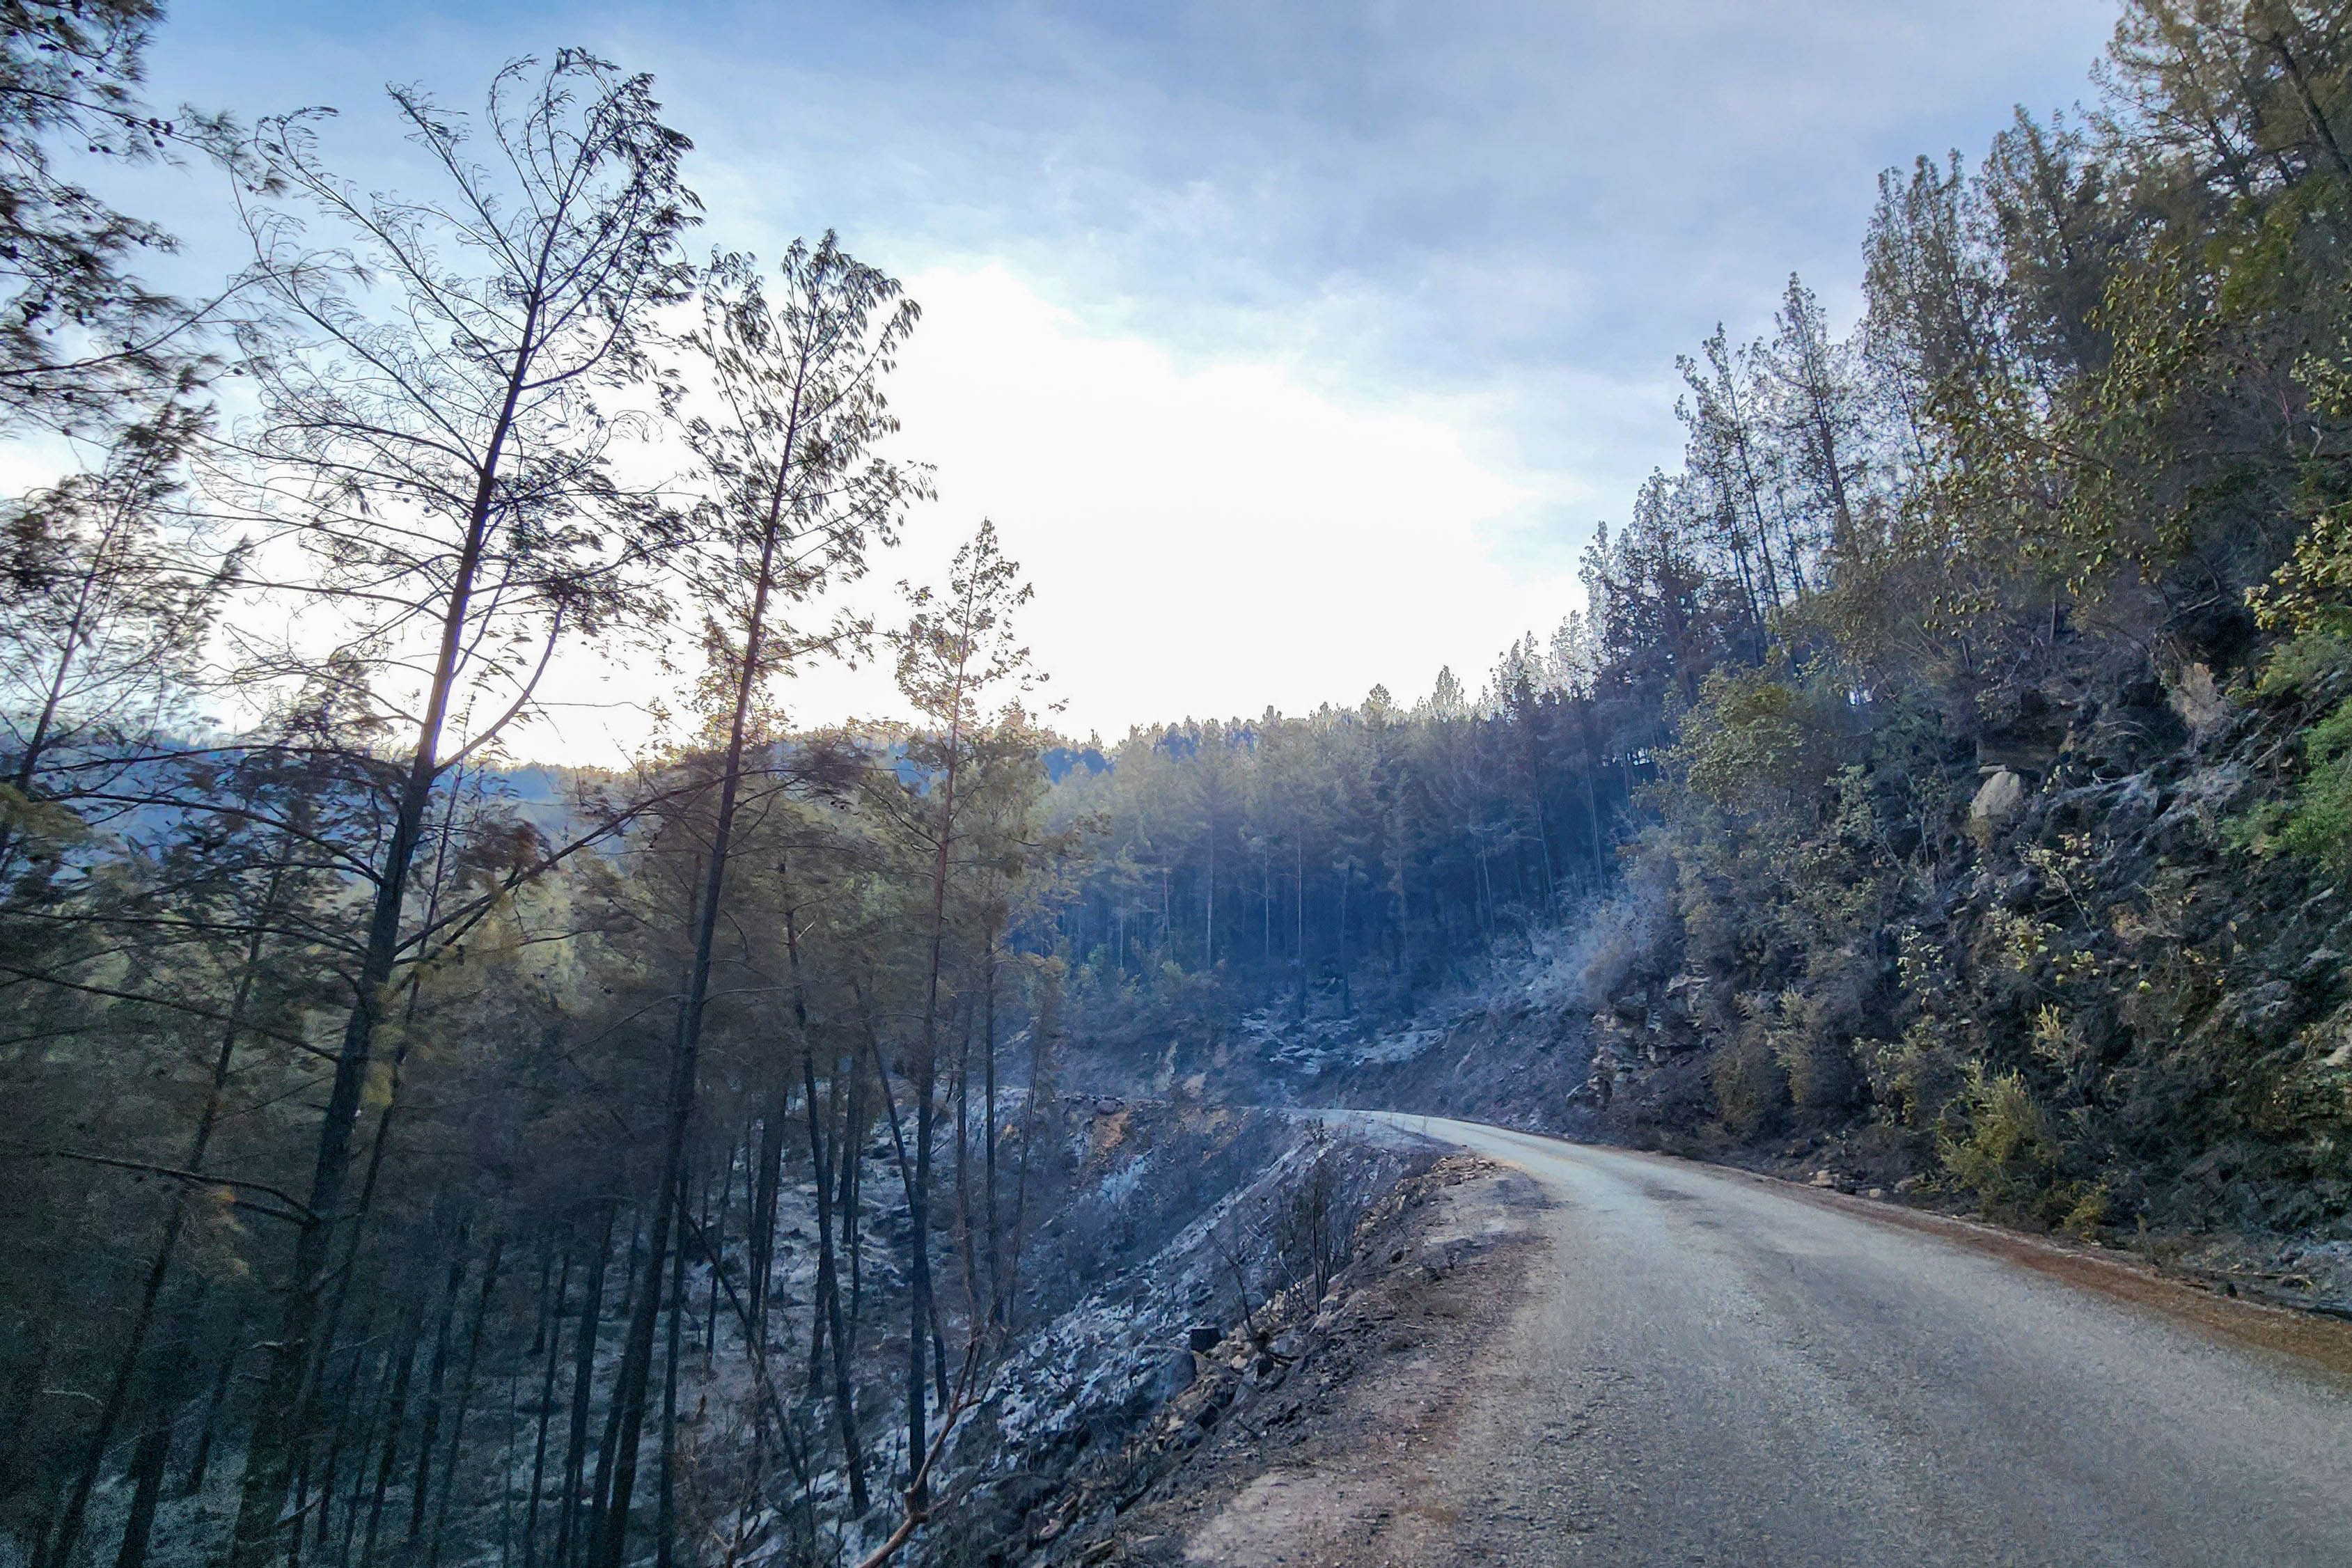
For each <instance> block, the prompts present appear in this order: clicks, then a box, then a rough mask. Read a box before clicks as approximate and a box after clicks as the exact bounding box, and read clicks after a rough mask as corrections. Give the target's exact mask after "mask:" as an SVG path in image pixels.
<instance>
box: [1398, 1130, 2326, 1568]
mask: <svg viewBox="0 0 2352 1568" xmlns="http://www.w3.org/2000/svg"><path fill="white" fill-rule="evenodd" d="M1362 1114H1365V1115H1366V1118H1367V1120H1378V1121H1385V1122H1388V1123H1390V1124H1391V1125H1392V1126H1395V1127H1398V1128H1401V1129H1403V1130H1406V1131H1414V1132H1420V1133H1423V1134H1424V1135H1426V1136H1428V1137H1431V1138H1433V1139H1436V1140H1439V1141H1442V1142H1448V1143H1453V1144H1456V1145H1459V1146H1461V1147H1463V1148H1465V1149H1469V1150H1472V1151H1475V1152H1478V1153H1480V1154H1484V1155H1486V1156H1488V1157H1490V1158H1493V1159H1496V1160H1498V1161H1502V1162H1505V1163H1508V1164H1511V1165H1513V1166H1516V1167H1517V1168H1519V1169H1521V1170H1523V1171H1525V1172H1526V1173H1528V1175H1529V1176H1531V1177H1532V1178H1534V1180H1535V1181H1536V1182H1537V1183H1538V1184H1540V1185H1541V1186H1542V1188H1543V1189H1544V1190H1545V1192H1546V1194H1548V1195H1549V1198H1550V1200H1551V1206H1550V1207H1549V1208H1547V1209H1545V1210H1543V1211H1542V1212H1541V1213H1539V1214H1538V1215H1536V1216H1535V1223H1536V1224H1537V1226H1538V1227H1539V1229H1540V1230H1541V1232H1542V1234H1543V1238H1544V1240H1545V1241H1546V1242H1547V1243H1548V1245H1549V1263H1548V1264H1544V1263H1538V1266H1537V1272H1536V1274H1535V1275H1534V1277H1533V1278H1534V1279H1535V1280H1536V1282H1537V1288H1536V1289H1533V1290H1531V1291H1529V1292H1528V1297H1527V1299H1526V1300H1525V1301H1524V1302H1523V1303H1522V1304H1521V1305H1520V1306H1519V1308H1518V1310H1517V1314H1516V1316H1515V1318H1514V1319H1513V1321H1512V1323H1511V1326H1510V1327H1509V1329H1508V1330H1507V1331H1506V1340H1505V1342H1504V1343H1503V1344H1502V1345H1501V1346H1500V1347H1499V1348H1498V1350H1497V1352H1495V1353H1494V1354H1492V1355H1491V1356H1490V1358H1489V1361H1488V1363H1487V1364H1488V1368H1489V1370H1488V1371H1487V1372H1486V1373H1484V1374H1482V1377H1481V1386H1480V1387H1479V1388H1478V1390H1477V1391H1476V1394H1475V1409H1474V1413H1473V1414H1472V1415H1471V1416H1470V1417H1469V1419H1468V1420H1467V1421H1466V1422H1465V1424H1464V1426H1462V1427H1461V1428H1460V1429H1459V1431H1458V1442H1457V1444H1456V1446H1455V1447H1454V1449H1453V1450H1452V1453H1451V1455H1450V1456H1449V1457H1448V1458H1445V1459H1444V1460H1442V1461H1440V1468H1443V1469H1444V1470H1446V1471H1447V1472H1448V1473H1447V1474H1445V1475H1443V1476H1434V1477H1432V1478H1431V1479H1432V1480H1433V1482H1435V1483H1438V1484H1439V1485H1440V1487H1441V1489H1443V1490H1444V1492H1446V1493H1447V1494H1448V1495H1451V1496H1452V1497H1454V1499H1456V1500H1457V1503H1458V1508H1457V1510H1455V1512H1454V1521H1455V1522H1454V1525H1453V1527H1452V1529H1453V1534H1454V1548H1453V1550H1454V1551H1458V1552H1459V1553H1460V1560H1463V1561H1481V1562H1490V1563H1611V1564H1632V1563H1715V1564H1725V1565H1735V1564H1736V1565H1739V1568H1763V1565H1767V1564H1790V1565H1796V1564H1806V1565H1811V1564H1827V1563H1852V1564H1857V1565H1860V1564H1870V1565H1873V1568H1878V1565H1886V1564H1911V1563H1922V1564H1925V1563H1951V1564H1968V1565H1970V1568H1980V1565H1984V1564H1993V1563H2002V1564H2012V1563H2013V1564H2025V1563H2033V1564H2044V1563H2046V1564H2059V1563H2064V1564H2070V1565H2071V1564H2088V1563H2117V1564H2122V1563H2129V1564H2158V1563H2162V1564H2172V1563H2179V1564H2184V1565H2186V1564H2198V1565H2200V1568H2202V1565H2209V1564H2220V1563H2245V1564H2262V1565H2265V1568H2285V1565H2288V1564H2304V1563H2309V1564H2327V1565H2331V1568H2345V1565H2347V1564H2352V1383H2347V1381H2346V1380H2345V1379H2344V1377H2343V1376H2342V1373H2341V1371H2340V1367H2341V1365H2342V1364H2343V1363H2341V1362H2339V1363H2338V1368H2339V1370H2338V1371H2336V1372H2331V1371H2329V1370H2327V1369H2326V1368H2325V1367H2322V1366H2319V1365H2315V1364H2312V1363H2308V1362H2305V1361H2302V1360H2299V1359H2297V1358H2295V1357H2294V1356H2290V1355H2286V1354H2282V1353H2275V1352H2269V1351H2264V1350H2261V1349H2256V1348H2252V1347H2249V1346H2247V1345H2243V1344H2232V1343H2229V1342H2223V1341H2221V1340H2219V1339H2216V1338H2214V1337H2211V1336H2210V1335H2209V1334H2208V1333H2205V1332H2201V1331H2198V1330H2196V1329H2194V1328H2191V1327H2189V1326H2187V1325H2185V1324H2183V1323H2182V1322H2180V1321H2178V1320H2177V1319H2175V1318H2174V1317H2172V1316H2170V1315H2168V1314H2164V1313H2160V1312H2157V1311H2154V1310H2148V1309H2147V1308H2146V1307H2143V1306H2137V1305H2132V1304H2127V1303H2126V1302H2123V1301H2119V1300H2115V1299H2114V1298H2112V1297H2111V1296H2109V1295H2107V1294H2105V1293H2102V1292H2099V1291H2095V1290H2093V1289H2085V1288H2084V1287H2082V1286H2080V1285H2077V1284H2074V1283H2070V1282H2067V1281H2065V1280H2063V1279H2056V1278H2053V1277H2051V1276H2050V1275H2049V1274H2047V1273H2043V1272H2037V1271H2036V1270H2034V1269H2030V1268H2024V1267H2021V1266H2020V1265H2019V1264H2018V1263H2016V1262H2013V1261H2010V1260H2008V1259H2005V1258H2000V1257H1998V1256H1994V1255H1991V1254H1990V1253H1989V1252H1987V1251H1986V1250H1983V1249H1981V1248H1979V1247H1973V1246H1969V1245H1966V1244H1965V1243H1964V1242H1962V1241H1958V1240H1954V1239H1950V1238H1948V1237H1941V1236H1937V1235H1934V1234H1923V1233H1922V1232H1921V1231H1920V1230H1919V1229H1916V1228H1912V1227H1907V1226H1900V1225H1896V1224H1890V1223H1887V1222H1886V1221H1884V1220H1880V1219H1878V1218H1875V1217H1873V1216H1872V1215H1869V1214H1868V1213H1866V1212H1857V1210H1858V1209H1859V1208H1860V1205H1853V1204H1847V1205H1838V1204H1833V1203H1826V1202H1820V1201H1815V1200H1814V1199H1813V1198H1812V1197H1811V1195H1810V1194H1804V1193H1802V1192H1801V1191H1798V1190H1793V1189H1791V1188H1790V1187H1788V1186H1786V1185H1785V1184H1778V1183H1769V1182H1765V1181H1762V1180H1760V1179H1759V1178H1755V1177H1750V1176H1747V1175H1745V1174H1743V1173H1737V1172H1727V1171H1721V1170H1717V1169H1713V1168H1710V1167H1706V1166H1703V1165H1696V1164H1692V1163H1685V1162H1682V1161H1676V1160H1668V1159H1664V1158H1660V1157H1656V1156H1651V1155H1643V1154H1638V1153H1633V1152H1625V1151H1622V1150H1612V1149H1602V1148H1594V1147H1588V1146H1582V1145H1576V1144H1569V1143H1563V1142H1556V1141H1554V1140H1551V1139H1547V1138H1540V1137H1536V1136H1532V1135H1529V1134H1526V1133H1519V1132H1510V1131H1502V1130H1499V1129H1496V1128H1491V1127H1485V1126H1480V1125H1478V1124H1475V1123H1472V1122H1462V1121H1445V1120H1442V1119H1438V1118H1423V1117H1413V1116H1390V1115H1374V1114H1373V1113H1362ZM2264 1316H2274V1315H2273V1314H2264Z"/></svg>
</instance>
